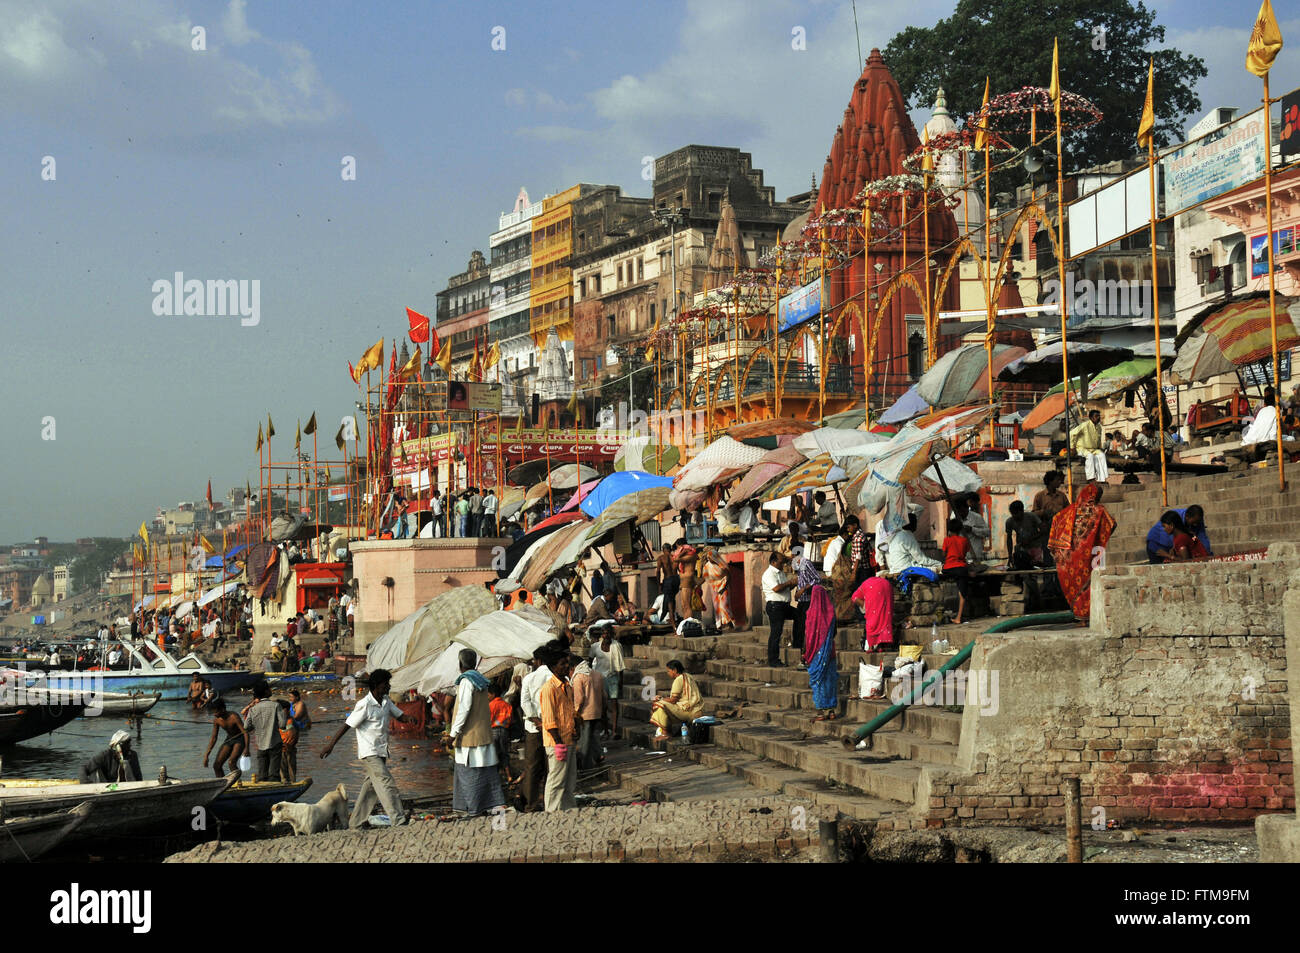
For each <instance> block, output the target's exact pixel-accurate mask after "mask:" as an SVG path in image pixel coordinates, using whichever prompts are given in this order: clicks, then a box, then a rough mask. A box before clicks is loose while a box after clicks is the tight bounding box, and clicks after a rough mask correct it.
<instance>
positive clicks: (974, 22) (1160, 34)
mask: <svg viewBox="0 0 1300 953" xmlns="http://www.w3.org/2000/svg"><path fill="white" fill-rule="evenodd" d="M1243 23H1244V21H1243ZM1099 31H1104V32H1099ZM1164 37H1165V30H1164V27H1162V26H1157V25H1156V24H1155V13H1154V12H1153V11H1151V10H1148V9H1147V8H1146V6H1145V5H1143V4H1142V3H1141V2H1139V3H1136V4H1134V3H1132V2H1130V0H958V3H957V9H956V10H954V11H953V15H952V16H951V17H949V18H948V19H946V20H940V21H939V22H938V23H936V24H935V25H934V26H933V27H930V28H925V27H908V28H907V29H906V30H903V31H902V32H901V33H899V34H897V35H896V36H895V37H894V38H893V39H892V40H890V41H889V45H888V46H887V47H886V48H885V50H884V53H883V55H884V58H885V62H886V64H887V65H888V66H889V69H890V71H891V72H892V73H893V75H894V78H895V79H896V80H897V81H898V84H899V86H900V87H901V88H902V91H903V95H904V96H905V97H906V98H907V101H908V105H909V106H911V107H918V106H920V107H928V106H929V105H930V104H931V103H933V102H934V97H935V93H936V91H937V90H938V88H939V87H940V86H942V87H943V88H944V92H945V93H946V95H947V99H948V111H949V113H951V114H952V117H953V119H954V120H955V121H957V122H958V124H960V123H961V121H962V119H963V118H964V117H966V116H969V115H971V114H972V113H974V112H976V111H977V110H978V109H979V108H980V100H981V99H982V98H983V95H984V77H985V76H988V77H989V80H990V93H989V95H990V96H991V97H992V96H997V95H998V94H1000V93H1008V92H1014V91H1015V90H1018V89H1020V88H1021V87H1023V86H1042V87H1047V86H1049V85H1050V84H1051V80H1052V40H1053V38H1059V40H1060V70H1061V87H1062V88H1063V89H1065V90H1066V91H1068V92H1072V93H1077V94H1079V95H1081V96H1084V97H1086V98H1087V99H1089V100H1091V101H1092V102H1093V103H1094V104H1095V105H1096V106H1097V108H1098V109H1100V110H1101V112H1102V115H1103V117H1104V118H1103V119H1102V121H1101V122H1100V123H1098V124H1097V125H1095V126H1092V127H1090V128H1088V129H1083V130H1080V131H1078V132H1069V133H1067V134H1066V136H1065V143H1064V145H1065V153H1066V165H1065V168H1066V170H1067V171H1069V170H1071V169H1083V168H1088V167H1091V166H1094V165H1099V164H1101V163H1104V162H1109V161H1112V160H1114V159H1124V158H1129V157H1132V156H1134V155H1136V154H1137V152H1138V146H1137V139H1136V136H1137V127H1138V121H1139V120H1140V119H1141V117H1142V104H1143V102H1144V100H1145V98H1146V83H1147V58H1148V56H1152V55H1153V56H1154V57H1155V68H1156V84H1155V111H1156V128H1155V141H1156V144H1157V146H1160V145H1168V144H1171V143H1174V142H1177V141H1179V140H1180V139H1181V138H1182V125H1183V123H1184V122H1185V121H1186V120H1187V119H1188V118H1189V117H1191V116H1193V115H1195V114H1196V113H1199V112H1200V110H1201V100H1200V97H1199V96H1197V95H1196V94H1195V92H1194V89H1195V87H1196V83H1197V81H1198V80H1199V79H1201V78H1203V77H1204V76H1205V75H1206V74H1207V71H1206V69H1205V63H1204V62H1203V61H1202V60H1201V59H1200V58H1199V57H1196V56H1190V55H1187V54H1184V53H1181V52H1179V51H1178V50H1176V49H1157V47H1159V46H1161V45H1162V44H1163V43H1164ZM1103 38H1104V47H1103V48H1100V49H1098V48H1096V47H1097V46H1098V45H1099V44H1100V43H1101V40H1102V39H1103ZM1039 128H1040V133H1042V132H1045V131H1050V127H1049V128H1048V129H1046V130H1045V129H1044V128H1043V127H1042V125H1041V119H1040V127H1039ZM1012 141H1013V144H1021V143H1017V142H1016V141H1015V140H1012Z"/></svg>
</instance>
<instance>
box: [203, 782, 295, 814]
mask: <svg viewBox="0 0 1300 953" xmlns="http://www.w3.org/2000/svg"><path fill="white" fill-rule="evenodd" d="M309 787H311V778H304V779H303V780H301V781H293V782H288V783H281V782H279V781H236V782H235V783H234V784H232V785H231V786H230V787H228V788H226V789H225V790H224V791H222V792H221V793H220V794H219V795H217V797H216V799H215V800H214V801H213V802H212V803H211V804H210V805H209V806H208V810H209V811H211V812H212V814H213V816H214V817H217V818H219V819H220V820H223V821H227V822H235V823H239V824H252V823H253V822H254V821H261V820H265V819H266V818H267V817H269V816H270V815H271V806H272V805H274V804H279V803H280V802H281V801H296V800H298V798H300V797H302V796H303V794H305V793H306V792H307V789H308V788H309Z"/></svg>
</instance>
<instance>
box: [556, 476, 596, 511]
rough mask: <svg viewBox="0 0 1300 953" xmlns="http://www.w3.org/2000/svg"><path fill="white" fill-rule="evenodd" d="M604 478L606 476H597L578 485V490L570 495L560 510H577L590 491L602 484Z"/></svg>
mask: <svg viewBox="0 0 1300 953" xmlns="http://www.w3.org/2000/svg"><path fill="white" fill-rule="evenodd" d="M603 479H604V477H597V478H596V479H594V480H588V481H587V482H586V483H584V484H582V486H580V487H578V492H576V493H574V494H573V496H571V497H569V500H568V502H567V503H565V504H564V505H563V506H561V507H560V510H559V511H560V512H561V513H567V512H568V511H569V510H576V509H577V508H578V504H579V503H581V502H582V501H583V500H585V499H586V498H587V494H588V493H590V492H591V491H592V490H594V489H595V488H596V487H598V486H600V481H601V480H603Z"/></svg>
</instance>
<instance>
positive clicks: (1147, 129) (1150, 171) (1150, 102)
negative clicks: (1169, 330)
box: [1066, 58, 1169, 507]
mask: <svg viewBox="0 0 1300 953" xmlns="http://www.w3.org/2000/svg"><path fill="white" fill-rule="evenodd" d="M1155 76H1156V67H1155V59H1154V58H1149V59H1148V60H1147V98H1146V103H1145V105H1144V106H1143V107H1142V121H1141V123H1140V124H1139V126H1138V141H1139V142H1141V141H1142V140H1143V138H1145V139H1146V146H1147V185H1148V190H1149V192H1150V194H1151V308H1152V313H1153V315H1154V323H1155V332H1156V394H1157V395H1158V397H1157V401H1156V408H1157V409H1156V419H1157V420H1158V421H1159V422H1160V426H1159V429H1160V505H1161V506H1162V507H1167V506H1168V505H1169V471H1168V466H1167V463H1166V459H1165V428H1166V427H1167V426H1168V422H1167V421H1166V420H1165V387H1164V371H1163V370H1162V368H1161V364H1160V296H1159V294H1158V293H1157V288H1158V287H1159V277H1158V276H1159V273H1160V272H1159V259H1158V257H1157V253H1156V218H1157V208H1156V144H1155V128H1154V127H1155V98H1154V97H1155ZM1066 399H1067V400H1068V399H1069V395H1068V394H1067V395H1066Z"/></svg>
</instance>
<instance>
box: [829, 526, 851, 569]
mask: <svg viewBox="0 0 1300 953" xmlns="http://www.w3.org/2000/svg"><path fill="white" fill-rule="evenodd" d="M850 535H851V531H850V530H849V528H848V527H843V526H842V527H840V531H839V532H838V533H836V534H835V535H834V536H832V537H831V539H830V542H828V543H827V544H826V556H825V558H823V559H822V574H823V575H825V576H830V574H831V570H833V569H834V568H835V562H836V560H838V559H839V558H840V554H841V553H842V552H843V551H844V547H845V546H846V545H847V544H848V541H849V536H850Z"/></svg>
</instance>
